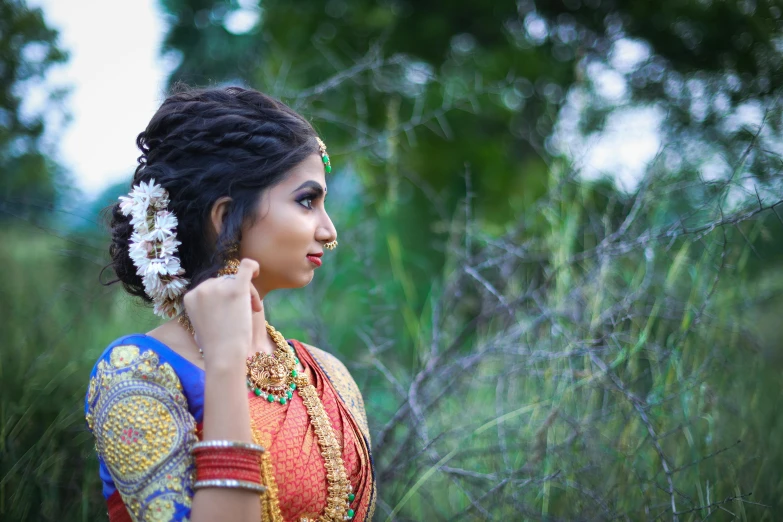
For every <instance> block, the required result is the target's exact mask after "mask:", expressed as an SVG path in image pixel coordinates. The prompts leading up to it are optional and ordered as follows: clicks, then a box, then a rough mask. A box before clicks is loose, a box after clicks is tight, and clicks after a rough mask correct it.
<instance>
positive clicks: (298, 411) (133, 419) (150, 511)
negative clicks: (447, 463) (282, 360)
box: [86, 334, 376, 522]
mask: <svg viewBox="0 0 783 522" xmlns="http://www.w3.org/2000/svg"><path fill="white" fill-rule="evenodd" d="M289 342H290V343H291V345H292V346H293V347H294V349H295V350H296V353H297V356H298V357H299V360H300V361H301V363H302V366H303V367H304V371H305V372H306V373H307V375H308V377H309V379H310V382H311V383H312V385H313V386H314V387H315V389H316V390H317V392H318V396H319V398H320V400H321V403H322V404H323V408H324V410H325V412H326V415H327V417H328V420H329V423H330V424H331V425H332V427H333V429H334V432H335V436H336V438H337V440H338V444H339V447H340V448H341V450H342V451H341V453H342V459H343V463H344V466H345V470H346V473H347V475H348V479H349V481H350V483H351V486H352V487H353V492H354V494H355V498H354V500H353V501H352V502H351V503H350V508H351V509H353V510H354V517H353V520H356V521H365V520H371V519H372V514H373V510H374V504H375V494H376V493H375V481H374V476H373V466H372V457H371V454H370V438H369V432H368V429H367V419H366V416H365V411H364V403H363V401H362V397H361V394H360V393H359V389H358V387H357V386H356V383H355V382H354V381H353V379H352V378H351V376H350V374H349V373H348V371H347V370H346V369H345V366H343V365H342V363H341V362H340V361H339V360H337V358H335V357H334V356H332V355H331V354H328V353H326V352H324V351H322V350H319V349H317V348H313V347H306V346H304V345H302V344H301V343H299V342H298V341H289ZM203 385H204V375H203V370H201V369H200V368H198V367H196V366H194V365H193V364H192V363H190V362H188V361H187V360H185V359H183V358H182V357H181V356H179V355H178V354H177V353H176V352H174V351H173V350H171V349H170V348H168V347H167V346H166V345H165V344H163V343H161V342H160V341H157V340H156V339H154V338H152V337H149V336H145V335H140V334H134V335H131V336H126V337H124V338H121V339H118V340H117V341H115V342H114V343H112V344H111V345H110V346H109V348H107V350H106V352H105V353H104V354H103V355H102V356H101V359H99V361H98V363H97V364H96V367H95V369H94V370H93V374H92V378H91V381H90V389H89V391H88V396H87V402H86V415H87V421H88V425H89V426H90V429H91V430H92V431H93V433H94V434H95V437H96V448H97V450H98V458H99V462H100V474H101V478H102V479H103V485H104V488H103V491H104V496H105V497H106V499H107V502H108V508H109V519H110V521H111V522H128V521H141V520H156V521H184V520H189V518H190V504H191V501H192V497H193V490H192V475H193V471H194V465H193V461H192V458H191V457H190V452H189V446H190V445H192V443H193V442H194V441H195V439H196V437H194V436H193V433H194V432H195V433H196V434H200V432H201V429H200V428H201V422H202V420H203V399H204V386H203ZM248 396H249V404H250V417H251V424H252V426H253V430H254V436H255V438H257V440H258V441H259V442H261V443H262V445H263V446H264V447H265V448H266V449H267V451H266V452H265V453H264V454H263V455H264V456H265V457H264V458H263V460H262V479H263V481H264V483H265V485H266V486H267V488H268V489H267V491H266V492H265V493H263V494H262V495H261V496H260V498H261V505H262V521H264V522H266V521H267V520H268V521H273V522H288V521H299V520H301V519H303V518H304V519H312V520H315V519H317V518H318V517H319V516H320V514H321V513H322V512H323V511H324V507H325V506H326V503H327V497H328V494H329V492H328V488H327V477H326V468H327V466H326V462H325V459H324V457H323V456H322V455H321V451H320V449H319V445H318V439H317V437H316V434H315V431H314V429H313V426H312V422H311V419H310V418H309V415H308V411H307V409H306V408H305V405H304V403H303V400H302V397H301V396H300V394H299V393H295V394H294V396H293V398H292V399H291V400H290V401H289V402H288V403H287V404H286V405H280V404H276V403H269V402H268V401H267V400H265V399H263V398H261V397H257V396H255V395H254V394H252V393H249V395H248ZM138 401H147V402H148V403H149V404H151V405H152V407H153V409H154V408H158V410H159V411H168V412H170V413H171V415H166V416H165V417H166V418H165V419H164V420H163V421H162V420H161V419H160V418H154V419H151V420H146V421H145V419H147V418H148V417H149V416H146V417H139V416H129V415H125V414H124V413H122V412H124V411H126V409H127V408H128V406H130V407H131V408H132V407H133V405H134V404H139V402H138ZM145 422H148V423H154V426H152V425H150V426H148V425H145V424H144V423H145ZM161 422H163V423H164V424H166V423H169V424H170V425H166V426H162V428H163V429H161ZM107 427H111V428H110V429H109V428H107ZM153 428H154V429H153ZM129 434H131V436H130V437H129ZM164 435H165V437H168V438H167V439H166V440H164V439H163V437H164ZM139 448H145V449H144V450H143V451H146V453H145V454H143V456H144V459H143V461H144V462H149V466H148V467H147V468H145V469H141V468H139V466H138V465H136V466H129V462H124V461H123V460H122V459H123V458H125V457H123V456H124V455H130V456H131V457H132V458H136V461H138V455H136V456H135V457H134V456H133V452H134V451H137V452H138V451H142V450H140V449H139ZM134 462H135V461H134Z"/></svg>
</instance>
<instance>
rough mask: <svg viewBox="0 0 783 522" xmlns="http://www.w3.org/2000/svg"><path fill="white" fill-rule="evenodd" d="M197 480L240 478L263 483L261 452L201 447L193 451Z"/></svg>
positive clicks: (240, 479)
mask: <svg viewBox="0 0 783 522" xmlns="http://www.w3.org/2000/svg"><path fill="white" fill-rule="evenodd" d="M193 455H194V456H195V461H196V482H202V481H215V480H217V481H220V480H238V481H242V482H250V483H253V484H258V485H261V468H260V453H259V452H258V451H255V450H252V449H247V448H238V447H199V448H195V449H194V451H193Z"/></svg>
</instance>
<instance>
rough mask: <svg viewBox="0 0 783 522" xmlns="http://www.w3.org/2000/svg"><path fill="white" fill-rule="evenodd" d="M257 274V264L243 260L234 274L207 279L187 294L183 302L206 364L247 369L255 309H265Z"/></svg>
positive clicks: (258, 310)
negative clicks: (256, 285) (245, 364)
mask: <svg viewBox="0 0 783 522" xmlns="http://www.w3.org/2000/svg"><path fill="white" fill-rule="evenodd" d="M257 276H258V263H257V262H255V261H253V260H251V259H243V260H242V261H241V262H240V263H239V270H238V271H237V273H236V275H235V276H221V277H215V278H211V279H207V280H206V281H204V282H202V283H201V284H199V285H198V286H197V287H195V288H194V289H192V290H191V291H189V292H188V293H187V294H185V297H184V298H183V303H184V305H185V310H187V313H188V317H189V318H190V322H191V324H192V325H193V328H194V329H195V331H196V343H198V345H199V347H200V348H201V350H202V351H203V352H204V364H205V366H207V367H209V366H214V365H225V366H226V368H233V367H235V366H237V367H241V369H242V371H243V372H244V361H245V358H246V357H247V354H248V351H249V349H250V346H251V343H252V339H253V323H252V316H253V312H260V311H261V310H262V304H261V298H260V297H259V295H258V291H257V290H256V288H255V286H253V282H252V280H253V278H254V277H257Z"/></svg>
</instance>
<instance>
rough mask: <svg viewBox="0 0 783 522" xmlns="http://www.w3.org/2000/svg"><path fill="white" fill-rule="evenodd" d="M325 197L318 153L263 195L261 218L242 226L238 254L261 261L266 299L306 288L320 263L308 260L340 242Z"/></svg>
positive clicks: (261, 290) (262, 290) (261, 285)
mask: <svg viewBox="0 0 783 522" xmlns="http://www.w3.org/2000/svg"><path fill="white" fill-rule="evenodd" d="M325 196H326V176H325V173H324V164H323V161H322V159H321V156H320V154H312V155H310V156H308V157H307V159H305V160H304V161H302V162H301V163H300V164H299V165H297V166H296V167H294V168H293V169H291V170H290V171H289V172H288V174H287V175H286V177H285V178H284V179H283V181H282V182H280V183H279V184H277V185H275V186H274V187H272V188H271V189H269V190H267V191H266V192H265V193H263V194H262V195H261V196H260V197H259V200H258V214H257V215H258V219H257V220H256V222H255V223H254V224H253V225H252V226H249V227H247V228H243V230H242V242H241V244H240V249H239V255H240V257H248V258H250V259H254V260H255V261H257V262H258V264H259V266H260V271H259V276H258V278H257V279H255V280H254V283H255V285H256V288H257V289H258V291H259V293H260V294H261V296H262V297H263V296H264V295H265V294H266V293H267V292H269V291H271V290H275V289H278V288H299V287H302V286H305V285H307V284H308V283H309V282H310V281H311V280H312V279H313V275H314V272H315V270H316V269H317V268H318V263H317V262H316V260H314V259H312V257H310V258H308V256H309V255H311V254H316V255H319V254H322V253H323V252H324V247H323V245H324V243H328V242H329V241H333V240H335V239H336V238H337V231H336V230H335V228H334V224H333V223H332V220H331V219H330V218H329V215H328V214H327V213H326V208H325V206H324V199H325ZM320 259H322V258H319V260H320ZM324 262H327V263H328V262H329V260H328V259H324Z"/></svg>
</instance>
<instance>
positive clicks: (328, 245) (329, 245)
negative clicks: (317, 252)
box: [324, 240, 337, 250]
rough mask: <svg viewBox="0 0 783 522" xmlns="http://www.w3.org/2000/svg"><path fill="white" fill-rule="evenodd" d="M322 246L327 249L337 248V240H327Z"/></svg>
mask: <svg viewBox="0 0 783 522" xmlns="http://www.w3.org/2000/svg"><path fill="white" fill-rule="evenodd" d="M324 248H327V249H329V250H334V249H335V248H337V240H334V241H329V242H328V243H326V244H325V245H324Z"/></svg>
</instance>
